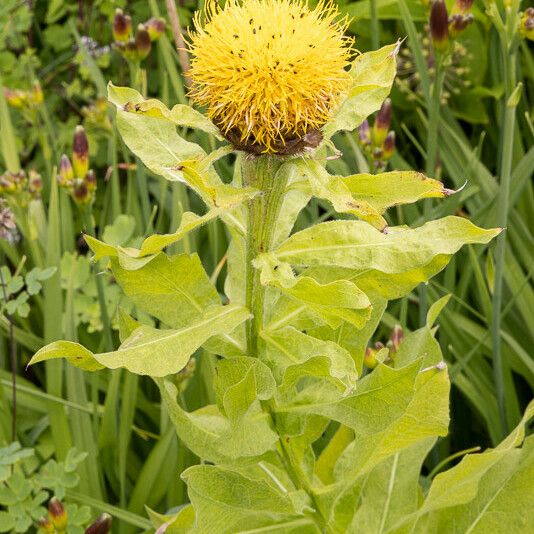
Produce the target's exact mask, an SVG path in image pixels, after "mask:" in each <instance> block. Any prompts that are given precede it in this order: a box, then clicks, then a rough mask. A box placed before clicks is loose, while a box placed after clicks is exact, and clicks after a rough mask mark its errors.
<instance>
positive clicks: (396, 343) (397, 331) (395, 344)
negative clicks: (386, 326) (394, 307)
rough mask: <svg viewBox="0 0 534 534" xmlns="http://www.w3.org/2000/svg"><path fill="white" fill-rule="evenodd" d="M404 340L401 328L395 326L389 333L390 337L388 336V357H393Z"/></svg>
mask: <svg viewBox="0 0 534 534" xmlns="http://www.w3.org/2000/svg"><path fill="white" fill-rule="evenodd" d="M403 339H404V331H403V330H402V327H401V326H400V325H398V324H396V325H395V326H394V327H393V331H392V332H391V335H390V336H389V343H388V346H389V352H390V355H391V356H392V357H393V356H394V355H395V354H396V353H397V351H398V350H399V347H400V344H401V343H402V341H403Z"/></svg>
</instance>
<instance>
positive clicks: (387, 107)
mask: <svg viewBox="0 0 534 534" xmlns="http://www.w3.org/2000/svg"><path fill="white" fill-rule="evenodd" d="M391 112H392V107H391V100H390V99H389V98H386V100H384V103H383V104H382V107H381V108H380V111H379V112H378V115H377V116H376V122H375V126H376V127H377V128H382V129H384V130H389V127H390V125H391Z"/></svg>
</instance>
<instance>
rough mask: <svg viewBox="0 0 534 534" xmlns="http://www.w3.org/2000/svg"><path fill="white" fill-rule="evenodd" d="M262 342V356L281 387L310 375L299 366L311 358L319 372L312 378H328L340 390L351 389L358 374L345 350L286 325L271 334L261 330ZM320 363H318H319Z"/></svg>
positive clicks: (331, 342)
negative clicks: (263, 351) (263, 350)
mask: <svg viewBox="0 0 534 534" xmlns="http://www.w3.org/2000/svg"><path fill="white" fill-rule="evenodd" d="M260 335H261V338H262V339H263V340H264V342H265V353H264V355H263V356H262V357H263V358H265V360H266V362H268V363H269V366H270V367H271V368H272V369H273V372H274V374H275V376H276V377H277V379H278V380H279V381H282V382H283V384H284V386H285V387H286V388H287V387H290V386H292V385H293V384H294V383H295V379H296V378H298V377H299V376H301V375H304V374H310V372H309V369H308V370H306V369H303V364H307V363H308V362H309V360H311V359H314V360H315V362H314V365H315V366H316V368H317V369H318V370H319V372H316V373H315V375H316V376H323V377H326V378H327V379H329V380H330V379H332V380H334V382H335V383H336V384H337V385H339V386H340V387H341V388H342V390H346V389H348V388H351V387H352V386H353V384H354V383H355V381H356V379H357V378H358V373H357V371H356V367H355V365H354V361H353V360H352V358H351V356H350V354H349V353H348V351H346V350H345V349H344V348H342V347H340V346H339V345H338V344H337V343H334V342H333V341H323V340H321V339H317V338H315V337H312V336H309V335H307V334H304V333H303V332H299V331H298V330H297V329H295V328H293V327H291V326H286V327H285V328H281V329H279V330H275V331H269V330H264V331H262V332H261V333H260ZM319 360H320V361H319Z"/></svg>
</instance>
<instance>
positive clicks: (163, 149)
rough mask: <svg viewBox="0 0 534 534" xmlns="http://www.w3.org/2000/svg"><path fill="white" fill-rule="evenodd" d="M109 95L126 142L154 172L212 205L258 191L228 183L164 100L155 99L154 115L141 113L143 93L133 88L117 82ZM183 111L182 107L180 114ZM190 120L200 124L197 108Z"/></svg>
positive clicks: (235, 201)
mask: <svg viewBox="0 0 534 534" xmlns="http://www.w3.org/2000/svg"><path fill="white" fill-rule="evenodd" d="M108 98H109V100H110V101H111V102H113V103H114V104H115V105H116V106H117V128H118V129H119V132H120V133H121V135H122V138H123V139H124V142H125V143H126V145H127V146H128V148H129V149H130V150H131V151H132V152H133V153H134V154H135V155H136V156H138V157H139V158H140V159H141V160H142V162H143V163H144V164H145V165H146V166H147V167H148V168H149V169H150V170H151V171H152V172H153V173H155V174H159V175H161V176H163V177H164V178H166V179H167V180H170V181H179V182H184V183H186V184H188V185H189V186H190V187H191V188H192V189H193V190H194V191H196V193H197V194H198V195H199V196H200V197H201V198H202V200H204V202H206V204H207V205H208V206H210V207H232V206H235V205H237V204H239V203H240V202H241V201H242V200H243V199H244V198H246V197H247V196H249V195H251V194H253V193H254V190H252V189H250V188H235V187H232V186H230V185H226V184H224V183H223V182H222V181H221V180H220V178H219V176H218V175H217V173H216V172H215V170H214V169H213V166H212V164H213V158H212V157H211V156H206V153H205V152H204V150H203V149H202V148H201V147H200V146H199V145H197V144H195V143H191V142H189V141H186V140H185V139H183V138H182V137H180V136H179V135H178V133H177V131H176V123H175V122H174V121H172V120H169V118H168V117H167V116H165V114H164V113H163V111H162V110H163V107H164V106H163V104H161V105H159V106H156V105H154V103H153V102H152V105H151V106H152V107H151V108H150V109H151V110H152V116H151V114H143V113H141V114H140V113H138V112H136V111H135V109H136V106H137V105H145V104H143V102H144V99H143V97H142V96H141V95H140V94H139V93H138V92H137V91H135V90H133V89H129V88H127V87H126V88H125V87H115V86H113V85H110V86H109V87H108ZM182 112H183V110H182V108H179V111H178V112H177V114H179V113H182ZM169 113H170V112H169ZM187 121H189V124H191V123H192V122H196V123H197V124H198V122H199V118H198V115H197V114H196V112H193V111H192V110H191V112H190V113H189V114H188V116H187Z"/></svg>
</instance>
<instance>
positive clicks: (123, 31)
mask: <svg viewBox="0 0 534 534" xmlns="http://www.w3.org/2000/svg"><path fill="white" fill-rule="evenodd" d="M112 31H113V39H115V41H118V42H122V43H125V42H126V41H128V39H130V36H131V35H132V19H131V17H129V16H128V15H125V14H124V13H123V11H122V9H118V8H117V9H116V10H115V17H114V18H113V28H112Z"/></svg>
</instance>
